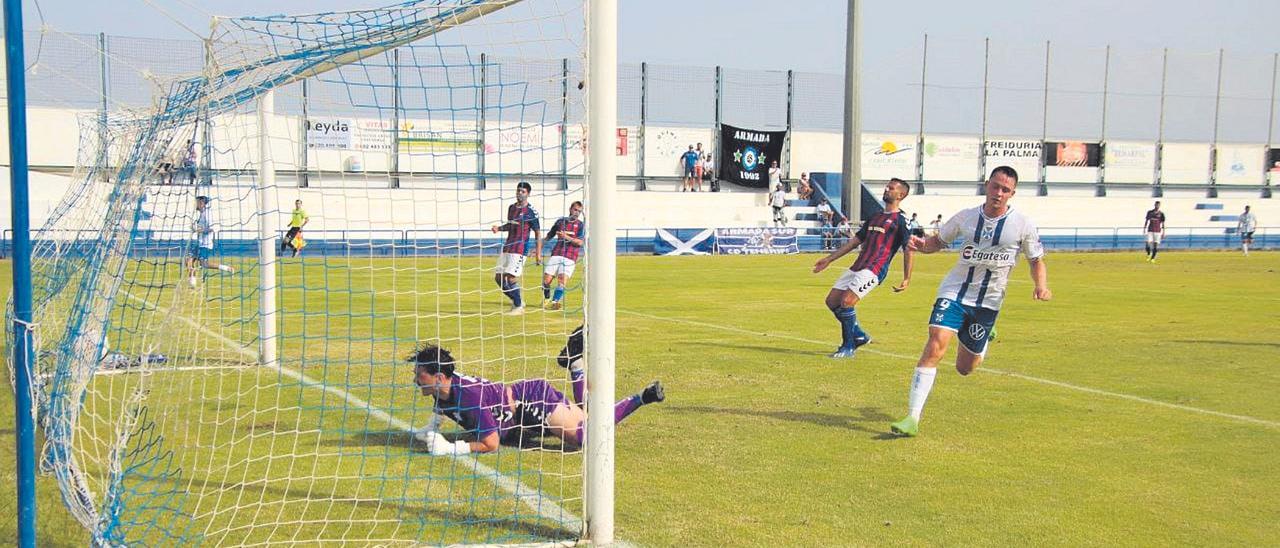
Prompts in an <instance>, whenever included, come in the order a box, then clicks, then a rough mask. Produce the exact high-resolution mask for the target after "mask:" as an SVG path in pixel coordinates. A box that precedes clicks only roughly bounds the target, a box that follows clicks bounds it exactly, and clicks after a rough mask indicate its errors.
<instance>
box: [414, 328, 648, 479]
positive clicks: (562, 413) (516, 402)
mask: <svg viewBox="0 0 1280 548" xmlns="http://www.w3.org/2000/svg"><path fill="white" fill-rule="evenodd" d="M582 348H583V340H582V328H581V327H579V328H578V329H575V330H574V332H573V334H572V335H570V336H569V343H568V344H567V345H565V347H564V349H563V350H561V351H560V356H559V357H557V358H556V360H557V361H558V362H559V363H560V366H561V367H564V368H566V369H568V370H569V378H570V381H571V383H572V385H573V402H572V403H571V402H568V401H566V400H565V397H564V394H561V393H560V391H559V390H556V389H555V388H554V387H552V386H551V383H549V382H547V381H546V380H545V379H528V380H518V381H515V382H512V383H508V384H504V383H500V382H493V381H490V380H487V379H483V378H480V377H472V376H468V375H463V374H460V373H458V372H457V371H456V370H455V368H454V367H455V363H456V362H455V360H454V358H453V355H451V354H450V353H449V351H448V350H445V349H443V348H440V347H438V346H435V345H431V344H428V345H426V346H424V347H423V348H421V349H419V350H417V351H415V352H414V353H413V355H411V356H409V360H408V361H410V362H412V363H413V364H414V382H415V383H416V384H417V385H418V388H420V389H421V390H422V395H424V396H428V395H429V396H433V397H434V398H435V415H434V416H433V417H432V420H431V424H430V425H429V426H428V427H427V428H426V431H425V432H422V433H420V434H419V435H418V437H419V439H423V440H425V441H426V442H427V448H428V450H429V451H430V452H431V454H433V455H465V454H467V453H472V452H475V453H488V452H492V451H497V450H498V447H499V445H500V444H501V443H507V444H508V445H519V443H520V437H521V431H522V430H523V429H529V430H530V431H531V433H532V434H533V435H535V436H536V435H544V434H545V435H553V436H556V437H559V438H560V439H562V440H564V442H565V443H566V444H567V445H573V446H578V447H581V446H582V441H583V438H584V436H585V435H586V432H585V431H584V430H583V422H584V421H585V420H586V418H587V413H586V410H585V406H586V403H585V401H584V399H583V396H584V392H585V388H586V374H585V372H584V371H583V370H582V366H583V359H582ZM665 397H666V396H665V394H663V391H662V384H661V383H659V382H658V381H654V382H653V383H652V384H650V385H649V386H647V387H645V389H644V390H643V391H642V392H640V393H639V394H636V395H633V396H630V397H627V398H624V399H623V400H622V401H619V402H618V403H617V404H615V405H614V407H613V418H614V422H621V421H622V419H624V418H626V417H627V416H628V415H630V414H631V413H632V412H634V411H635V410H636V409H639V408H640V406H642V405H644V404H648V403H656V402H660V401H662V400H663V399H665ZM440 416H445V417H449V418H450V419H453V421H454V422H456V423H458V424H459V425H460V426H462V428H463V429H464V430H466V432H467V434H468V435H469V436H474V441H466V440H457V441H454V442H450V441H448V440H446V439H445V438H444V436H441V435H440V434H439V432H438V431H437V430H438V427H439V421H440Z"/></svg>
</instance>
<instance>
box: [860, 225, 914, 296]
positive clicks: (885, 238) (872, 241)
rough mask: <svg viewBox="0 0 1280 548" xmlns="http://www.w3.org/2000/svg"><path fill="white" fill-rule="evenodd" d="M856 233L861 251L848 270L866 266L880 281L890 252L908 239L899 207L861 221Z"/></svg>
mask: <svg viewBox="0 0 1280 548" xmlns="http://www.w3.org/2000/svg"><path fill="white" fill-rule="evenodd" d="M857 236H858V239H859V240H862V252H861V253H859V254H858V260H856V261H854V262H853V266H851V267H849V270H852V271H854V272H857V271H859V270H870V271H871V272H872V273H873V274H875V275H876V276H877V277H879V278H880V281H882V282H883V281H884V279H885V277H887V276H888V275H889V264H890V263H892V262H893V256H894V255H896V254H897V253H898V250H899V249H902V248H903V247H906V245H907V242H908V241H910V239H911V231H910V229H908V228H907V222H906V221H905V220H904V219H903V218H902V212H901V211H894V212H892V213H890V212H888V211H885V212H881V213H877V214H875V215H874V216H872V217H871V218H870V219H868V220H867V222H865V223H862V228H860V229H858V235H857Z"/></svg>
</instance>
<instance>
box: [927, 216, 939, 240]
mask: <svg viewBox="0 0 1280 548" xmlns="http://www.w3.org/2000/svg"><path fill="white" fill-rule="evenodd" d="M941 233H942V215H938V218H937V219H934V220H933V222H932V223H929V235H930V236H937V235H938V234H941Z"/></svg>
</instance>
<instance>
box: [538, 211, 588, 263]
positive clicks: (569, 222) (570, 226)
mask: <svg viewBox="0 0 1280 548" xmlns="http://www.w3.org/2000/svg"><path fill="white" fill-rule="evenodd" d="M586 230H587V225H586V223H584V222H582V220H581V219H570V218H568V217H561V218H560V220H558V221H556V224H554V225H551V232H550V233H549V234H547V239H551V238H554V237H556V236H557V235H562V234H563V235H568V236H572V237H574V238H577V239H579V240H581V239H583V235H584V234H586ZM581 254H582V246H581V245H579V244H577V243H574V242H570V241H569V240H566V239H564V237H563V236H561V237H560V239H559V241H557V242H556V246H555V247H553V248H551V256H552V257H564V258H566V259H569V260H570V261H574V262H577V260H578V256H579V255H581Z"/></svg>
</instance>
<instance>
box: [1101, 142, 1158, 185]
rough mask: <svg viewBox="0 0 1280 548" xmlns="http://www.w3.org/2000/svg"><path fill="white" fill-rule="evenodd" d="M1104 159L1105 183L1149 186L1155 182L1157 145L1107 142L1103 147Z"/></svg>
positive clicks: (1103, 176)
mask: <svg viewBox="0 0 1280 548" xmlns="http://www.w3.org/2000/svg"><path fill="white" fill-rule="evenodd" d="M1102 158H1103V161H1102V165H1103V172H1102V180H1103V182H1107V183H1142V184H1148V185H1149V184H1151V183H1152V182H1154V181H1155V176H1156V144H1155V143H1150V142H1139V141H1107V142H1106V143H1105V144H1103V146H1102Z"/></svg>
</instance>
